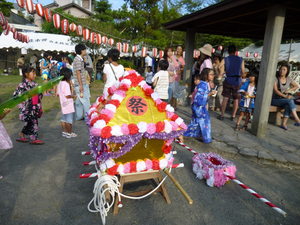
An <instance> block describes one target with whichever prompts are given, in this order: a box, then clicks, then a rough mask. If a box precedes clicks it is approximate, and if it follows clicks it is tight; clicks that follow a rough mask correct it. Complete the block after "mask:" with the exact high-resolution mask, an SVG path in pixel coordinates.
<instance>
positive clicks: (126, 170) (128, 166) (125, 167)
mask: <svg viewBox="0 0 300 225" xmlns="http://www.w3.org/2000/svg"><path fill="white" fill-rule="evenodd" d="M124 173H130V163H125V164H124Z"/></svg>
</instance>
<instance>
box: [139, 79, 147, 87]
mask: <svg viewBox="0 0 300 225" xmlns="http://www.w3.org/2000/svg"><path fill="white" fill-rule="evenodd" d="M145 84H147V83H146V81H144V80H142V81H141V82H140V83H139V86H140V87H144V85H145Z"/></svg>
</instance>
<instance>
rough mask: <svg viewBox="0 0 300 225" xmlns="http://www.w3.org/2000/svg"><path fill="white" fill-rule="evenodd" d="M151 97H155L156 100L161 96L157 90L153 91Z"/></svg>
mask: <svg viewBox="0 0 300 225" xmlns="http://www.w3.org/2000/svg"><path fill="white" fill-rule="evenodd" d="M151 97H152V98H153V100H154V101H156V100H157V99H158V98H159V96H158V94H157V93H156V92H153V93H152V94H151Z"/></svg>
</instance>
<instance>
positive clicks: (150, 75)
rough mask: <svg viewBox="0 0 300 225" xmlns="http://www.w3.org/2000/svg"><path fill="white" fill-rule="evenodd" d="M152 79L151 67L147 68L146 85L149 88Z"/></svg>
mask: <svg viewBox="0 0 300 225" xmlns="http://www.w3.org/2000/svg"><path fill="white" fill-rule="evenodd" d="M152 78H153V72H152V66H148V67H147V72H146V83H147V84H148V85H150V86H152Z"/></svg>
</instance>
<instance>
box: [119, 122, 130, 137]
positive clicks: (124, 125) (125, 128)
mask: <svg viewBox="0 0 300 225" xmlns="http://www.w3.org/2000/svg"><path fill="white" fill-rule="evenodd" d="M121 131H122V133H123V134H124V135H128V134H129V129H128V125H127V124H123V125H122V127H121Z"/></svg>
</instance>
